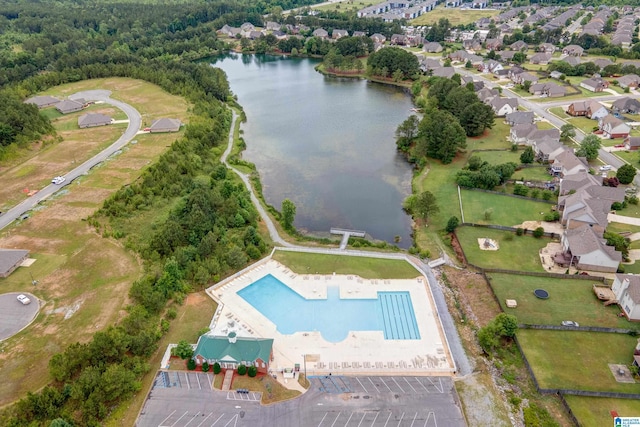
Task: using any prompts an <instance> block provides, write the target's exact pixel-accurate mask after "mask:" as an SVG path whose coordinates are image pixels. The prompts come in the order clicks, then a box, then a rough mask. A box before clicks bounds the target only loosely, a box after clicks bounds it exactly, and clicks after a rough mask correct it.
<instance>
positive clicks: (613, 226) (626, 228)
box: [607, 206, 640, 233]
mask: <svg viewBox="0 0 640 427" xmlns="http://www.w3.org/2000/svg"><path fill="white" fill-rule="evenodd" d="M633 208H635V209H637V210H638V212H640V209H638V206H633ZM633 208H631V209H633ZM627 211H629V207H628V206H627V208H626V209H623V210H621V211H618V213H619V214H620V215H625V216H631V215H629V214H628V212H627ZM636 218H637V217H636ZM607 231H612V232H614V233H625V232H627V233H640V225H631V224H623V223H621V222H610V223H609V225H607Z"/></svg>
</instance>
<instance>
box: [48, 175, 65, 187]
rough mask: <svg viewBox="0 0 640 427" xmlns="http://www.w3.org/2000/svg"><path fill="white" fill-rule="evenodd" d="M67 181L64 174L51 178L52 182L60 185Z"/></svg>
mask: <svg viewBox="0 0 640 427" xmlns="http://www.w3.org/2000/svg"><path fill="white" fill-rule="evenodd" d="M64 181H65V177H64V176H56V177H55V178H53V179H52V180H51V183H52V184H56V185H60V184H62V183H63V182H64Z"/></svg>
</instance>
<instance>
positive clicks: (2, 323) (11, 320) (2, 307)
mask: <svg viewBox="0 0 640 427" xmlns="http://www.w3.org/2000/svg"><path fill="white" fill-rule="evenodd" d="M22 294H23V295H26V296H27V297H28V298H29V299H30V300H31V304H27V305H24V304H22V303H21V302H20V301H18V299H17V296H18V295H20V292H9V293H7V294H2V295H0V341H3V340H6V339H7V338H9V337H12V336H13V335H15V334H17V333H18V332H20V331H21V330H23V329H24V328H26V327H27V326H29V325H30V324H31V322H33V319H35V318H36V316H37V315H38V311H40V301H39V300H38V298H37V297H35V296H34V295H31V294H29V293H25V292H22Z"/></svg>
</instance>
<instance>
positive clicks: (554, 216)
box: [543, 211, 560, 222]
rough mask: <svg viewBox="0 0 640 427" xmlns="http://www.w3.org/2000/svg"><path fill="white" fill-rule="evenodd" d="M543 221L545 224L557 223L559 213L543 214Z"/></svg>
mask: <svg viewBox="0 0 640 427" xmlns="http://www.w3.org/2000/svg"><path fill="white" fill-rule="evenodd" d="M543 219H544V220H545V221H547V222H553V221H558V220H559V219H560V212H558V211H553V212H547V213H546V214H544V218H543Z"/></svg>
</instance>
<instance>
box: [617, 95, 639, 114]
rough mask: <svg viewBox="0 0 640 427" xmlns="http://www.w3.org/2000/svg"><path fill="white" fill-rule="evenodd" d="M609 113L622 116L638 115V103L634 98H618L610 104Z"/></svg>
mask: <svg viewBox="0 0 640 427" xmlns="http://www.w3.org/2000/svg"><path fill="white" fill-rule="evenodd" d="M611 111H612V112H614V113H622V114H627V113H630V114H638V112H640V101H638V100H637V99H635V98H629V97H628V96H627V97H624V98H618V99H616V100H615V101H613V103H612V104H611Z"/></svg>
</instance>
